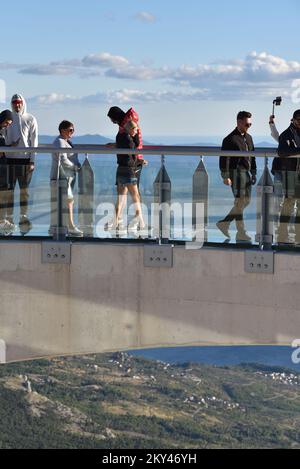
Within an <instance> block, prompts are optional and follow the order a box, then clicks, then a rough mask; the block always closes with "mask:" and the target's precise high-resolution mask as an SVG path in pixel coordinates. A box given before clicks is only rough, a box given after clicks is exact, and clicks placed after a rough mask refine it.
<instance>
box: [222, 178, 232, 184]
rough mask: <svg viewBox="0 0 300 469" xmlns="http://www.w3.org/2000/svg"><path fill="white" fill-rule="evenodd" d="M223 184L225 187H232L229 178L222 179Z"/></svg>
mask: <svg viewBox="0 0 300 469" xmlns="http://www.w3.org/2000/svg"><path fill="white" fill-rule="evenodd" d="M223 182H224V184H225V185H226V186H232V181H231V179H230V178H225V179H223Z"/></svg>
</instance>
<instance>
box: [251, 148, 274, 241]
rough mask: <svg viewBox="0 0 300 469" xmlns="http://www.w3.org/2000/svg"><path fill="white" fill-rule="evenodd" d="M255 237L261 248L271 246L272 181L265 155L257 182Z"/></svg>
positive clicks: (272, 223) (272, 215)
mask: <svg viewBox="0 0 300 469" xmlns="http://www.w3.org/2000/svg"><path fill="white" fill-rule="evenodd" d="M256 194H257V214H256V220H257V222H256V237H255V240H256V241H257V242H259V247H260V249H261V250H267V249H271V248H272V243H273V230H274V183H273V180H272V177H271V174H270V171H269V168H268V158H267V157H265V164H264V170H263V174H262V176H261V178H260V180H259V182H258V184H257V189H256Z"/></svg>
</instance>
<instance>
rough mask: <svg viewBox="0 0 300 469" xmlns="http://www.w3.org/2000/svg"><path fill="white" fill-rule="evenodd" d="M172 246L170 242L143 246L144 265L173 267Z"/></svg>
mask: <svg viewBox="0 0 300 469" xmlns="http://www.w3.org/2000/svg"><path fill="white" fill-rule="evenodd" d="M173 248H174V246H173V245H172V244H168V245H163V244H160V245H151V246H144V267H168V268H171V267H173Z"/></svg>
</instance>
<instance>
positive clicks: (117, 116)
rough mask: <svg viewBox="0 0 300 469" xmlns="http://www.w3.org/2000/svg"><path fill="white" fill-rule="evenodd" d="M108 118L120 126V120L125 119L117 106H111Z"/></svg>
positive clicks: (123, 113)
mask: <svg viewBox="0 0 300 469" xmlns="http://www.w3.org/2000/svg"><path fill="white" fill-rule="evenodd" d="M107 115H108V117H110V118H111V119H112V120H113V121H115V122H117V123H118V124H121V122H122V120H123V119H124V117H125V112H124V111H122V109H120V108H119V107H118V106H113V107H111V108H110V110H109V111H108V113H107Z"/></svg>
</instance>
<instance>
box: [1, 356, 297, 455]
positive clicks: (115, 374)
mask: <svg viewBox="0 0 300 469" xmlns="http://www.w3.org/2000/svg"><path fill="white" fill-rule="evenodd" d="M299 424H300V375H298V374H297V373H295V372H290V371H288V370H284V369H271V368H266V367H261V366H256V365H251V366H250V365H245V366H239V367H222V368H221V367H213V366H204V365H198V364H197V365H196V364H186V365H169V364H167V363H162V362H157V361H150V360H144V359H141V358H133V357H131V356H130V355H128V354H125V353H117V354H106V355H92V356H83V357H68V358H54V359H52V360H38V361H33V362H26V363H21V364H13V365H0V448H165V449H166V448H186V449H188V448H246V447H247V448H254V447H259V448H261V447H264V448H279V447H280V448H291V447H292V448H293V447H294V448H300V431H299V428H300V425H299Z"/></svg>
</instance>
